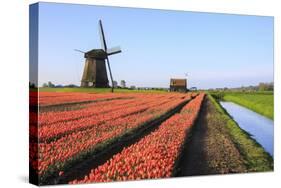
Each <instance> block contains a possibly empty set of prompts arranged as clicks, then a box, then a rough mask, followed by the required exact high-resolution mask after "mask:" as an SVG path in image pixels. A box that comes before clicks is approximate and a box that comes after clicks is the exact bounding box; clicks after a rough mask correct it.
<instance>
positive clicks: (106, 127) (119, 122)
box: [31, 95, 188, 174]
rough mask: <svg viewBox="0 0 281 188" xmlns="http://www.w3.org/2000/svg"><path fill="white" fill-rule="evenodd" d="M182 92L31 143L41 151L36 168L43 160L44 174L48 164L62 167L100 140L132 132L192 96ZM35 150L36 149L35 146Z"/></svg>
mask: <svg viewBox="0 0 281 188" xmlns="http://www.w3.org/2000/svg"><path fill="white" fill-rule="evenodd" d="M167 96H168V95H167ZM179 96H181V97H177V98H176V99H173V100H170V101H169V102H165V103H163V99H162V100H161V101H160V102H158V105H157V104H156V103H154V105H153V106H151V104H147V105H148V106H150V108H148V109H147V110H146V111H140V112H139V113H134V114H131V115H128V116H125V117H120V118H117V119H114V120H111V119H108V120H107V121H105V123H103V124H100V125H98V126H93V127H91V128H89V129H86V130H81V131H75V132H73V133H71V134H68V135H65V136H63V137H61V138H59V139H57V140H55V141H53V142H50V143H39V144H36V143H34V144H33V145H32V144H31V147H37V146H38V147H39V151H38V155H37V154H36V153H34V154H31V160H32V161H33V163H32V166H33V168H34V169H37V163H38V164H39V165H38V169H37V172H38V174H44V172H45V171H46V170H47V169H48V167H49V166H52V165H53V166H57V168H62V167H63V165H64V162H65V161H67V160H70V159H71V158H72V157H74V156H79V154H80V153H81V152H83V151H88V150H89V149H94V148H95V147H96V146H97V145H98V144H103V143H104V142H105V141H109V140H112V139H114V138H116V137H118V136H120V135H122V134H124V133H126V132H129V131H131V130H132V129H135V128H137V127H139V126H141V125H143V124H144V123H145V122H147V121H150V120H152V119H154V118H156V117H159V116H161V115H163V114H164V113H166V112H167V111H169V110H170V109H173V108H175V107H176V106H177V105H179V104H180V103H181V102H183V101H184V100H187V99H188V97H185V98H182V96H183V95H179ZM185 96H188V95H185ZM93 119H95V118H93ZM76 126H77V125H76ZM55 128H56V127H54V129H55ZM31 151H36V150H34V149H32V148H31Z"/></svg>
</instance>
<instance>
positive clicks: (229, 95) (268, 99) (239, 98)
mask: <svg viewBox="0 0 281 188" xmlns="http://www.w3.org/2000/svg"><path fill="white" fill-rule="evenodd" d="M212 95H213V96H214V95H215V96H217V97H219V98H220V99H223V100H226V101H231V102H234V103H237V104H239V105H241V106H244V107H246V108H249V109H251V110H253V111H255V112H257V113H259V114H262V115H264V116H266V117H268V118H270V119H273V118H274V95H273V92H251V93H246V92H222V93H215V94H212Z"/></svg>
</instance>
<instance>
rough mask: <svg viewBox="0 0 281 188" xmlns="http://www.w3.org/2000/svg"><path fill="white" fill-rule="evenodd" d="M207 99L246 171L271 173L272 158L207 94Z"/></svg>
mask: <svg viewBox="0 0 281 188" xmlns="http://www.w3.org/2000/svg"><path fill="white" fill-rule="evenodd" d="M207 97H208V98H209V99H210V100H211V102H212V103H213V104H214V106H215V107H216V109H217V111H218V113H219V115H220V116H221V119H222V121H225V122H226V127H227V128H228V130H229V134H230V136H231V138H232V141H233V142H234V144H235V145H236V146H237V148H238V149H239V151H240V153H241V155H242V157H243V158H244V163H245V165H246V167H247V171H249V172H262V171H273V158H272V157H271V156H270V155H269V154H268V153H267V152H266V151H265V150H264V149H263V148H262V146H261V145H260V144H259V143H257V142H256V141H255V140H254V139H252V138H251V137H250V135H249V134H248V133H247V132H246V131H244V130H242V129H241V128H240V127H239V126H238V124H237V123H236V122H235V121H234V120H233V119H232V118H231V116H230V115H229V114H228V113H227V112H226V111H225V110H224V109H223V107H222V106H221V105H220V104H219V103H218V101H217V100H216V99H215V98H214V97H213V96H212V95H210V94H208V95H207Z"/></svg>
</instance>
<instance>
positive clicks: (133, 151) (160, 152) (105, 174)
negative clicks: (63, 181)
mask: <svg viewBox="0 0 281 188" xmlns="http://www.w3.org/2000/svg"><path fill="white" fill-rule="evenodd" d="M203 98H204V94H200V95H199V96H197V97H196V98H195V99H193V100H192V101H190V102H189V103H188V104H187V105H186V106H185V107H184V108H183V109H182V110H181V112H180V113H178V114H175V115H173V116H172V117H171V118H169V119H167V120H166V121H165V122H163V123H162V124H161V125H160V127H159V128H158V129H157V130H155V131H154V132H152V133H151V134H149V135H147V136H145V137H144V138H142V139H141V140H140V141H138V142H137V143H135V144H133V145H131V146H129V147H127V148H124V149H123V150H122V152H120V153H118V154H116V155H114V156H113V157H112V158H111V159H110V160H108V161H107V162H106V163H105V164H103V165H101V166H99V167H97V168H95V169H92V170H91V172H90V173H89V174H88V175H86V176H85V178H84V179H82V180H73V181H71V182H69V183H71V184H76V183H89V182H108V181H123V180H137V179H148V178H163V177H170V176H171V175H172V171H173V168H174V165H175V161H176V160H177V157H178V156H179V154H180V152H181V146H182V144H183V143H184V140H185V138H186V133H187V130H188V129H189V128H190V127H191V126H192V125H193V124H194V122H195V120H196V118H197V115H198V114H199V110H200V107H201V104H202V101H203Z"/></svg>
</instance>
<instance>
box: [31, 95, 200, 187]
mask: <svg viewBox="0 0 281 188" xmlns="http://www.w3.org/2000/svg"><path fill="white" fill-rule="evenodd" d="M204 96H205V94H203V93H200V94H198V93H114V94H112V93H101V94H93V93H71V92H61V93H59V92H39V94H38V99H36V96H35V95H32V94H31V95H30V103H31V105H32V104H35V103H36V102H38V103H39V112H36V111H32V112H30V137H31V141H30V161H31V163H30V167H31V168H32V169H33V170H34V172H35V173H36V174H37V175H38V176H39V181H41V182H42V183H41V184H56V183H59V182H60V181H61V180H63V179H64V177H66V176H67V174H69V173H70V172H71V171H72V170H73V169H75V168H76V167H77V166H79V165H82V164H83V163H84V161H85V160H87V161H89V160H91V157H93V156H98V155H99V153H102V152H107V153H108V154H107V155H108V156H109V158H108V160H107V161H106V162H101V163H100V164H98V165H97V166H93V167H92V168H91V166H88V167H87V168H89V170H88V171H87V173H85V172H84V174H80V175H79V177H72V178H71V179H68V181H67V183H70V184H76V183H88V182H108V181H123V180H137V179H150V178H164V177H171V176H173V171H174V170H175V168H176V166H177V160H178V158H179V156H180V155H181V150H182V147H183V145H184V143H185V140H186V137H187V136H188V133H189V130H190V128H191V127H192V126H193V124H194V122H195V120H196V118H197V116H198V114H199V111H200V108H201V104H202V101H203V99H204ZM36 100H38V101H36ZM60 105H61V106H63V105H68V106H69V105H76V106H77V105H78V106H79V108H77V109H76V108H74V109H69V108H66V109H63V108H62V107H61V106H60ZM48 108H50V109H51V110H48ZM56 108H58V110H56ZM40 109H46V110H42V112H41V111H40ZM53 109H55V110H53ZM160 120H161V121H160ZM144 130H145V131H146V132H145V131H144ZM142 131H143V132H144V133H142ZM135 135H138V136H139V137H140V138H139V139H137V140H135V141H133V139H131V138H134V137H135ZM124 138H126V144H127V145H126V146H124V147H122V149H121V150H120V151H118V152H117V153H112V154H111V153H110V151H108V150H107V148H109V147H110V146H111V145H114V144H119V142H121V141H120V140H122V139H124Z"/></svg>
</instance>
